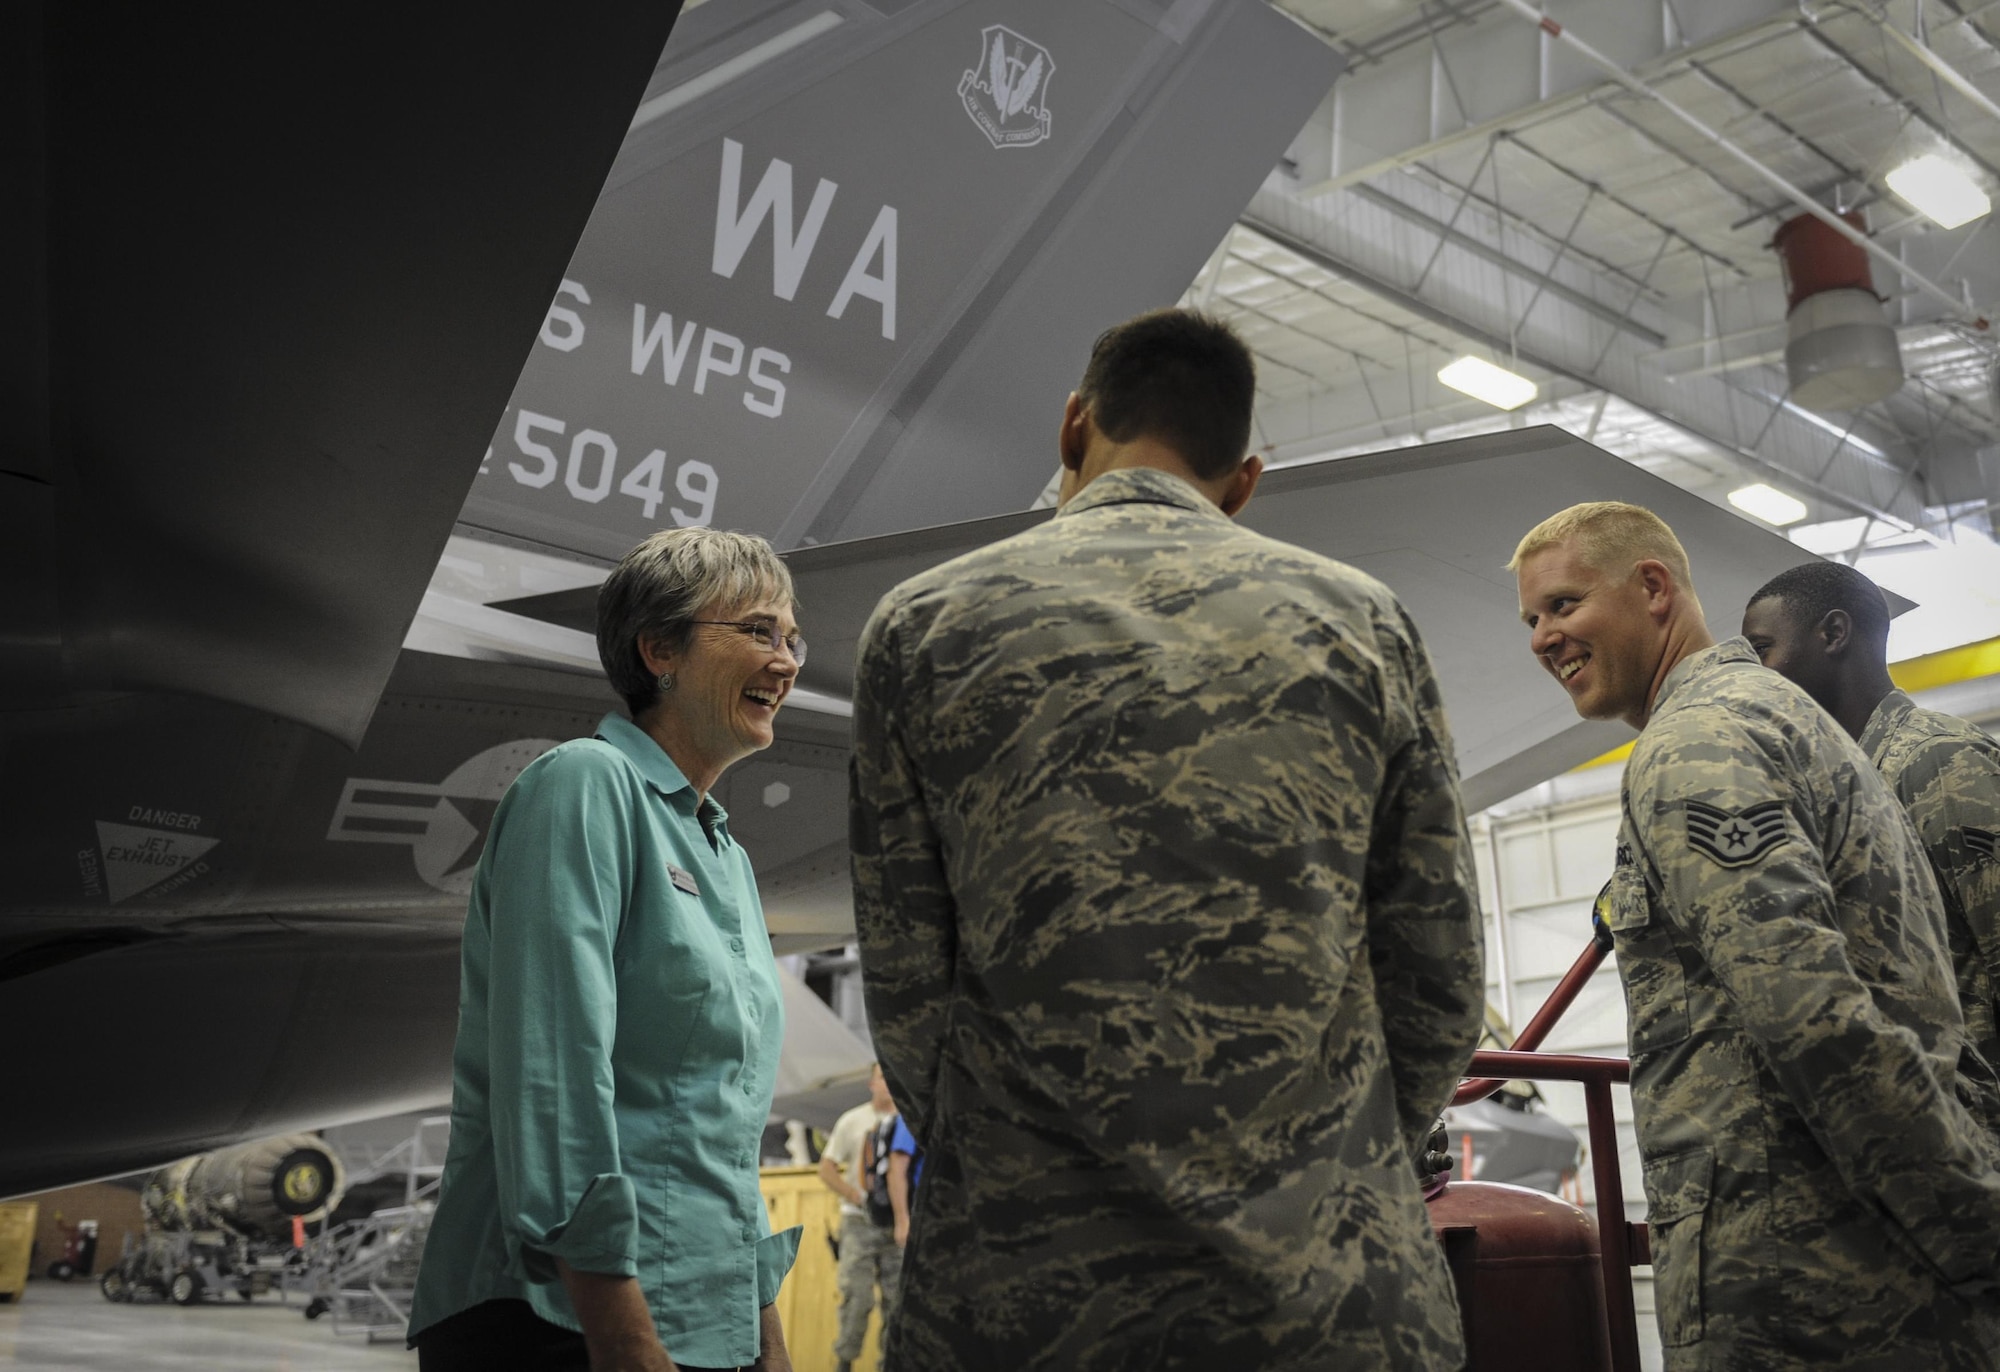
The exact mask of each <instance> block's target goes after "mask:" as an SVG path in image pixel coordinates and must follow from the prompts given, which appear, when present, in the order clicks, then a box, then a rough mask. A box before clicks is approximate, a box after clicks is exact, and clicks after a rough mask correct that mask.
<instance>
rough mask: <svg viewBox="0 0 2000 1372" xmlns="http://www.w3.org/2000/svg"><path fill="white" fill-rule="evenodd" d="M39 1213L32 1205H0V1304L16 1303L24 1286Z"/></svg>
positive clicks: (31, 1259)
mask: <svg viewBox="0 0 2000 1372" xmlns="http://www.w3.org/2000/svg"><path fill="white" fill-rule="evenodd" d="M40 1210H41V1207H40V1206H39V1205H37V1204H36V1203H35V1202H34V1201H4V1202H0V1300H9V1301H16V1300H19V1299H20V1298H21V1290H22V1288H23V1287H25V1286H26V1285H27V1284H28V1264H29V1263H30V1262H32V1261H33V1253H34V1247H35V1219H36V1216H37V1214H38V1213H39V1211H40Z"/></svg>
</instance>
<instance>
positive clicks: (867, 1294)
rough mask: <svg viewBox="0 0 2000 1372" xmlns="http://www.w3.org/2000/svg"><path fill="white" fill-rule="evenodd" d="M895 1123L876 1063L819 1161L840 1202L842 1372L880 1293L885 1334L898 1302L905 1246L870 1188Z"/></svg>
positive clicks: (836, 1347)
mask: <svg viewBox="0 0 2000 1372" xmlns="http://www.w3.org/2000/svg"><path fill="white" fill-rule="evenodd" d="M895 1123H896V1102H895V1101H893V1100H891V1099H890V1097H889V1083H888V1081H887V1079H885V1078H884V1077H883V1075H882V1064H881V1063H879V1062H878V1063H876V1064H875V1067H874V1069H873V1070H872V1071H871V1072H870V1073H869V1074H868V1099H867V1100H866V1101H865V1102H863V1103H862V1104H860V1105H857V1106H855V1107H854V1108H853V1109H852V1110H849V1111H848V1112H847V1113H845V1114H843V1115H842V1116H841V1117H840V1118H839V1119H838V1120H836V1121H835V1122H834V1126H833V1133H832V1134H830V1135H828V1136H827V1141H826V1151H825V1152H823V1153H821V1154H820V1157H819V1179H820V1180H821V1181H822V1182H824V1183H825V1184H826V1188H827V1190H829V1191H831V1192H833V1193H834V1194H835V1195H837V1196H839V1197H840V1267H839V1287H840V1332H839V1335H838V1336H837V1337H836V1338H835V1340H834V1344H833V1356H834V1360H835V1366H836V1367H837V1369H838V1372H849V1369H850V1367H851V1366H852V1365H853V1363H854V1360H855V1359H856V1358H859V1357H860V1356H861V1349H862V1345H863V1344H864V1343H866V1342H867V1339H868V1312H869V1311H871V1310H873V1309H874V1308H875V1306H876V1298H875V1293H876V1291H877V1290H878V1289H879V1290H880V1291H881V1293H882V1297H881V1309H882V1323H883V1326H884V1327H885V1328H886V1327H887V1326H888V1323H889V1312H890V1310H891V1309H892V1308H893V1307H894V1305H895V1302H896V1281H897V1278H898V1277H899V1276H900V1275H901V1273H902V1270H903V1248H902V1244H901V1243H900V1242H899V1241H898V1240H897V1239H895V1238H894V1237H893V1233H892V1229H893V1226H892V1225H891V1224H887V1223H883V1222H882V1218H880V1217H878V1215H877V1214H875V1213H871V1209H879V1207H872V1208H871V1206H870V1204H869V1191H870V1189H871V1183H872V1184H873V1185H875V1186H878V1187H879V1186H881V1185H882V1184H883V1183H882V1182H880V1181H877V1180H876V1175H877V1173H878V1172H879V1173H881V1174H883V1176H884V1177H886V1172H887V1164H886V1161H885V1162H884V1164H883V1165H882V1166H881V1167H879V1168H878V1167H877V1166H876V1165H875V1164H876V1160H877V1157H879V1156H884V1155H886V1154H887V1152H888V1141H889V1138H890V1137H891V1136H892V1130H893V1126H894V1125H895Z"/></svg>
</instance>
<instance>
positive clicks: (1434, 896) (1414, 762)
mask: <svg viewBox="0 0 2000 1372" xmlns="http://www.w3.org/2000/svg"><path fill="white" fill-rule="evenodd" d="M1395 647H1396V650H1397V652H1398V654H1399V655H1400V657H1401V660H1402V667H1403V669H1404V671H1405V672H1406V673H1407V680H1408V682H1409V690H1410V695H1409V697H1408V698H1409V699H1410V700H1411V701H1412V703H1413V704H1414V716H1415V718H1414V729H1413V730H1412V731H1411V732H1410V735H1409V737H1408V739H1407V741H1406V742H1404V743H1403V745H1402V747H1401V748H1400V749H1399V750H1398V751H1397V752H1396V753H1395V754H1393V755H1392V756H1391V757H1390V758H1389V759H1388V770H1387V776H1386V779H1385V783H1384V786H1383V790H1382V794H1381V796H1380V798H1379V800H1378V803H1377V806H1376V811H1375V827H1374V833H1373V835H1372V837H1371V839H1370V844H1369V853H1368V890H1367V901H1368V916H1367V918H1368V950H1369V961H1370V963H1371V965H1372V967H1373V969H1374V973H1375V983H1376V989H1377V995H1378V997H1379V999H1380V1001H1381V1006H1382V1026H1383V1033H1384V1037H1385V1038H1386V1040H1387V1043H1388V1052H1389V1066H1390V1072H1391V1074H1392V1076H1393V1078H1394V1081H1395V1085H1396V1114H1397V1119H1398V1122H1399V1123H1400V1125H1401V1128H1402V1134H1403V1144H1404V1147H1405V1149H1406V1150H1407V1151H1408V1152H1409V1154H1410V1156H1411V1157H1413V1158H1414V1157H1415V1156H1416V1155H1417V1151H1418V1150H1419V1149H1420V1148H1421V1147H1422V1146H1423V1143H1424V1140H1425V1139H1426V1138H1428V1137H1429V1136H1430V1132H1431V1126H1432V1125H1433V1124H1434V1123H1435V1122H1436V1120H1437V1116H1438V1112H1439V1111H1440V1110H1442V1109H1443V1108H1444V1107H1445V1104H1446V1103H1447V1102H1448V1101H1449V1100H1450V1098H1451V1093H1452V1091H1453V1089H1454V1088H1455V1087H1456V1086H1457V1085H1458V1081H1459V1077H1460V1076H1461V1075H1462V1074H1463V1073H1464V1071H1465V1068H1466V1065H1467V1064H1468V1063H1469V1062H1471V1060H1472V1050H1473V1049H1474V1048H1475V1047H1477V1046H1478V1043H1479V1034H1480V1030H1481V1027H1482V1025H1483V1023H1484V1016H1485V1002H1486V972H1485V962H1484V952H1483V948H1482V942H1481V929H1480V915H1479V893H1478V892H1479V888H1478V881H1477V878H1476V876H1475V875H1474V871H1473V864H1472V844H1471V841H1470V839H1469V838H1468V837H1467V834H1466V830H1465V812H1464V809H1463V807H1462V804H1461V802H1460V799H1459V794H1458V764H1457V760H1456V758H1455V757H1454V755H1453V753H1452V745H1451V736H1450V733H1449V731H1448V730H1447V729H1446V727H1445V719H1444V704H1443V700H1442V698H1441V696H1440V695H1439V693H1438V686H1437V679H1436V677H1435V676H1434V675H1433V673H1432V671H1431V663H1430V657H1429V655H1428V654H1426V653H1425V651H1424V647H1423V643H1422V641H1421V640H1419V639H1418V637H1417V631H1416V626H1415V625H1413V624H1411V623H1410V622H1409V620H1408V617H1407V616H1405V617H1404V618H1403V624H1402V634H1401V635H1400V636H1399V637H1398V640H1397V642H1396V645H1395ZM1392 698H1393V697H1392Z"/></svg>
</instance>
